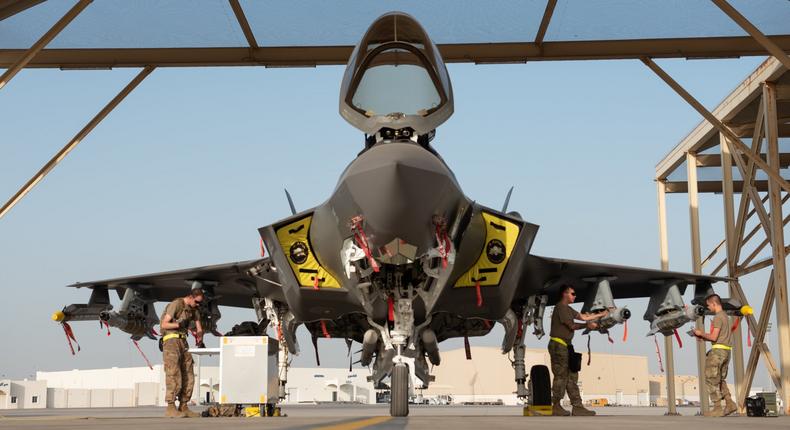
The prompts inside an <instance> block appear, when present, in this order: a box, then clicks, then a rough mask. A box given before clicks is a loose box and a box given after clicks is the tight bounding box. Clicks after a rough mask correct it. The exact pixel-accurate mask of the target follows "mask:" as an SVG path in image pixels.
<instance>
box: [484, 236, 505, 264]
mask: <svg viewBox="0 0 790 430" xmlns="http://www.w3.org/2000/svg"><path fill="white" fill-rule="evenodd" d="M505 255H506V254H505V244H504V243H502V241H501V240H499V239H491V240H489V241H488V244H487V245H486V257H488V261H490V262H492V263H494V264H499V263H501V262H503V261H505Z"/></svg>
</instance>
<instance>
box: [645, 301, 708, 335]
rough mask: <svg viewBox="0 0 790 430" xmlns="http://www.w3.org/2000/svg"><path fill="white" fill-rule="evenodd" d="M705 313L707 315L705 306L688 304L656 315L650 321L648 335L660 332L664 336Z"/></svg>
mask: <svg viewBox="0 0 790 430" xmlns="http://www.w3.org/2000/svg"><path fill="white" fill-rule="evenodd" d="M703 315H705V306H700V305H695V306H687V307H685V308H683V309H675V310H671V311H669V312H666V313H664V314H662V315H656V316H655V318H654V319H653V320H652V321H651V322H650V331H649V332H648V333H647V335H648V336H651V335H654V334H656V333H658V332H660V333H661V334H663V335H664V336H669V335H671V334H672V332H673V331H675V329H678V328H680V327H682V326H683V325H684V324H686V323H687V322H689V321H694V320H696V319H697V318H698V317H701V316H703Z"/></svg>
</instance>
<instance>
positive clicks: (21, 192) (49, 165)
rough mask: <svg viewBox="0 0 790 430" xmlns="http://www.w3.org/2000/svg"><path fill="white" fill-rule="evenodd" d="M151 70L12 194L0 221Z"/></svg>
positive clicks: (1, 210) (1, 209)
mask: <svg viewBox="0 0 790 430" xmlns="http://www.w3.org/2000/svg"><path fill="white" fill-rule="evenodd" d="M153 70H154V68H153V67H146V68H144V69H143V70H142V71H140V73H138V74H137V76H135V77H134V79H132V81H131V82H129V84H127V85H126V86H125V87H124V88H123V89H122V90H121V92H119V93H118V95H116V96H115V97H114V98H113V99H112V100H110V102H109V103H107V105H106V106H104V108H103V109H102V110H101V111H99V113H97V114H96V116H94V117H93V119H91V120H90V121H89V122H88V124H86V125H85V127H83V128H82V130H80V131H79V132H78V133H77V134H76V135H75V136H74V137H73V138H72V139H71V140H69V142H68V143H67V144H66V146H64V147H63V148H61V150H60V151H58V153H57V154H55V156H54V157H52V158H51V159H50V160H49V161H48V162H47V163H46V164H45V165H44V167H42V168H41V170H39V171H38V172H37V173H36V174H35V175H33V177H32V178H30V180H29V181H27V183H25V185H23V186H22V188H20V189H19V191H17V192H16V194H14V195H13V196H12V197H11V198H10V199H9V200H8V201H7V202H6V203H5V204H4V205H3V206H2V207H0V219H2V218H3V216H4V215H5V214H7V213H8V211H10V210H11V208H12V207H14V205H16V204H17V203H19V201H20V200H22V198H23V197H25V195H26V194H27V193H28V192H30V190H31V189H33V187H35V186H36V184H38V183H39V182H40V181H41V180H42V179H44V177H45V176H47V174H48V173H49V172H50V171H51V170H52V169H53V168H55V166H57V164H58V163H60V161H61V160H63V158H65V157H66V156H67V155H68V154H69V152H71V151H72V150H73V149H74V148H76V147H77V145H79V144H80V142H82V140H83V139H85V137H86V136H87V135H88V134H89V133H90V132H91V131H92V130H93V129H94V128H95V127H96V126H97V125H99V123H100V122H101V121H102V120H103V119H104V118H105V117H107V115H108V114H109V113H110V112H112V110H113V109H114V108H115V107H116V106H118V104H119V103H121V101H122V100H123V99H124V98H126V96H127V95H129V93H131V92H132V90H134V89H135V88H136V87H137V85H139V84H140V82H142V81H143V79H145V78H146V77H147V76H148V75H150V74H151V72H152V71H153Z"/></svg>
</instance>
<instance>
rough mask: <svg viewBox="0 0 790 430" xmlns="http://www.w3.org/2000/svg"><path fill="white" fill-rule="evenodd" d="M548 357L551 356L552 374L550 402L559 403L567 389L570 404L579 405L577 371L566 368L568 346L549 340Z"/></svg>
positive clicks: (580, 401)
mask: <svg viewBox="0 0 790 430" xmlns="http://www.w3.org/2000/svg"><path fill="white" fill-rule="evenodd" d="M549 357H551V373H553V374H554V382H553V383H552V384H551V403H552V404H555V405H559V404H560V400H562V398H563V397H565V392H566V391H567V392H568V397H569V398H570V399H571V405H573V406H581V405H582V396H581V394H580V393H579V373H578V372H571V371H570V369H569V368H568V347H567V346H565V345H561V344H560V343H558V342H555V341H553V340H550V341H549Z"/></svg>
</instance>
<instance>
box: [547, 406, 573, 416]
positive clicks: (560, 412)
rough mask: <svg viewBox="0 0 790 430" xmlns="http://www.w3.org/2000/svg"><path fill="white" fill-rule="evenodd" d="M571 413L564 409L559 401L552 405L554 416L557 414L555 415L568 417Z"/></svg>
mask: <svg viewBox="0 0 790 430" xmlns="http://www.w3.org/2000/svg"><path fill="white" fill-rule="evenodd" d="M570 414H571V413H570V412H568V411H566V410H565V409H563V408H562V406H560V404H559V403H555V404H553V405H551V415H552V416H555V417H567V416H569V415H570Z"/></svg>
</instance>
